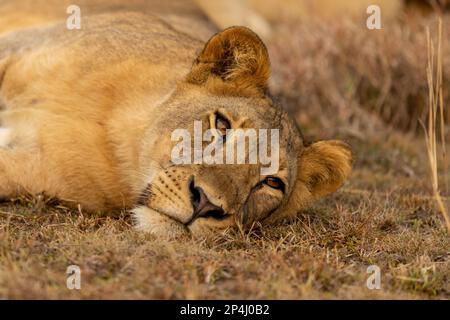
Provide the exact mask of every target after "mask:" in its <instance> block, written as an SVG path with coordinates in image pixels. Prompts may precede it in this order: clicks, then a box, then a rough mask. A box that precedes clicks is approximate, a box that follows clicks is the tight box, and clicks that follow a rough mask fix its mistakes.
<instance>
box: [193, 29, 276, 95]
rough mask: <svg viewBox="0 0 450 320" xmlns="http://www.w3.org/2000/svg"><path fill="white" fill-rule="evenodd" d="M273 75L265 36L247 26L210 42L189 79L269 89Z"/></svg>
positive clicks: (195, 82)
mask: <svg viewBox="0 0 450 320" xmlns="http://www.w3.org/2000/svg"><path fill="white" fill-rule="evenodd" d="M269 76H270V61H269V55H268V53H267V48H266V46H265V45H264V43H263V42H262V40H261V39H260V38H259V37H258V36H257V35H256V33H254V32H253V31H251V30H250V29H248V28H246V27H231V28H228V29H225V30H224V31H222V32H220V33H217V34H216V35H214V36H213V37H212V38H211V39H210V40H209V41H208V42H207V43H206V45H205V47H204V48H203V50H202V52H201V53H200V55H199V56H198V57H197V59H196V60H195V61H194V64H193V66H192V70H191V72H190V73H189V75H188V77H187V81H188V82H190V83H194V84H207V83H208V82H209V81H215V80H220V81H222V82H223V83H225V84H227V85H231V86H232V87H234V88H239V89H241V90H245V89H257V90H258V91H260V92H265V91H266V89H267V82H268V79H269Z"/></svg>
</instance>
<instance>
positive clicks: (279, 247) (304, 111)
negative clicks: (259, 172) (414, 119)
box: [0, 26, 450, 299]
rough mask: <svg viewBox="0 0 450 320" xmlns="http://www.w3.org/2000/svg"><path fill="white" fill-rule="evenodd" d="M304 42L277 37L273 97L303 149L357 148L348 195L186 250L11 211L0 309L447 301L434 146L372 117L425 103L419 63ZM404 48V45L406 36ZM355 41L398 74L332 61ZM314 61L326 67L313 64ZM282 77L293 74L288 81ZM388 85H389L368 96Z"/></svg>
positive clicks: (447, 260) (92, 221)
mask: <svg viewBox="0 0 450 320" xmlns="http://www.w3.org/2000/svg"><path fill="white" fill-rule="evenodd" d="M302 28H303V27H300V28H298V30H290V32H283V29H281V31H279V34H280V37H279V38H278V41H274V43H273V44H272V45H271V52H272V55H273V60H274V70H275V78H276V79H278V82H276V83H275V85H274V87H275V92H276V93H277V94H278V95H279V96H280V98H281V99H282V100H283V101H284V102H285V103H286V105H287V107H288V108H289V109H290V110H291V111H293V112H294V113H295V114H296V115H297V117H298V119H299V122H300V124H301V125H302V127H303V130H304V132H305V134H306V136H307V137H309V138H311V139H319V138H330V137H334V138H342V139H345V140H346V141H348V142H349V143H350V144H351V145H352V147H353V149H354V152H355V155H356V161H355V170H354V173H353V175H352V177H351V179H350V181H349V182H348V183H347V184H346V185H345V186H344V187H343V188H342V189H341V190H340V191H339V192H337V193H335V194H334V195H333V196H331V197H328V198H327V199H325V200H323V201H321V202H319V203H317V204H316V205H315V206H314V207H313V208H311V209H309V210H307V211H306V212H304V213H302V214H300V215H299V216H298V218H297V219H296V220H295V221H293V222H286V223H284V224H281V225H278V226H274V227H273V228H256V229H255V230H253V231H251V232H250V233H248V234H240V233H239V232H228V233H227V234H225V235H221V236H218V237H217V238H216V239H211V240H206V241H199V240H192V241H187V242H185V241H184V242H181V243H180V242H167V241H161V240H157V239H155V238H153V237H152V236H149V235H144V234H139V233H137V232H135V231H134V230H133V229H132V228H131V220H130V218H129V217H128V216H127V215H126V214H125V213H124V214H123V216H122V217H120V218H104V217H90V216H88V214H86V213H84V212H78V211H76V210H72V211H70V210H68V209H66V208H64V207H61V206H59V205H58V204H57V203H56V202H53V201H47V200H44V199H40V198H34V199H33V198H22V199H17V201H15V202H10V203H3V204H1V206H0V298H13V299H15V298H31V299H35V298H53V299H55V298H113V299H116V298H125V299H132V298H138V299H141V298H146V299H147V298H150V299H153V298H157V299H167V298H189V299H201V298H207V299H216V298H219V299H231V298H232V299H260V298H261V299H289V298H292V299H299V298H313V299H314V298H325V299H330V298H344V299H345V298H363V299H365V298H394V299H400V298H408V299H409V298H412V299H417V298H419V299H422V298H424V299H448V298H450V271H449V270H450V249H449V248H450V237H449V235H448V233H447V231H446V229H445V225H444V222H443V217H442V215H441V214H440V212H439V211H438V210H437V209H436V206H435V203H434V200H433V198H432V197H430V194H431V191H430V183H431V182H430V173H429V168H428V162H427V157H426V154H425V140H424V138H423V137H422V136H420V135H415V136H414V135H413V134H411V133H404V132H403V133H402V132H400V131H397V130H396V129H393V128H391V127H390V126H389V125H385V124H384V122H382V121H380V120H379V118H378V117H377V116H374V112H373V111H374V108H375V107H377V108H381V109H383V107H384V106H385V107H386V108H389V110H392V108H394V107H393V106H394V104H395V101H396V100H395V99H397V98H398V101H399V107H401V108H406V107H407V105H408V103H407V102H408V101H416V100H414V99H412V98H411V99H412V100H408V97H404V96H403V95H399V91H401V89H402V87H401V86H400V83H403V90H406V93H407V94H410V91H413V90H412V88H413V89H414V90H415V93H416V94H417V95H418V96H420V95H421V94H425V95H426V91H425V92H424V91H423V90H426V78H425V75H420V74H418V72H419V71H420V70H419V67H418V69H417V70H414V71H417V73H415V72H411V70H410V69H408V68H410V67H411V66H413V65H419V64H420V63H421V61H423V65H426V60H417V59H423V57H422V55H423V52H417V53H416V54H413V53H410V54H408V55H407V54H403V53H402V52H404V51H402V50H400V49H396V47H393V46H394V45H398V46H399V47H400V48H401V44H402V43H401V42H400V40H399V39H397V41H396V40H395V39H394V40H389V41H387V40H386V39H387V38H386V35H385V36H383V35H377V36H375V37H374V38H371V37H366V38H363V37H360V38H358V37H356V36H355V34H353V33H351V32H350V34H348V35H347V37H348V38H344V39H347V40H348V41H347V42H345V41H339V42H336V38H335V36H336V35H333V34H330V32H329V31H327V30H322V31H321V30H319V29H314V30H315V31H314V32H318V33H316V35H315V38H314V36H311V38H308V39H307V41H306V40H305V41H298V42H297V44H296V42H295V41H292V39H293V35H295V34H296V33H295V32H298V34H297V35H298V37H294V39H302V40H303V38H302V37H301V36H303V35H304V34H303V33H302V32H304V31H302ZM341 28H342V26H341ZM396 30H397V29H396ZM448 31H450V28H449V29H448ZM320 32H322V33H320ZM352 32H356V31H354V30H353V31H352ZM399 32H400V31H399ZM422 32H423V29H422ZM309 34H312V33H311V32H310V33H309ZM339 34H340V35H342V33H341V32H339ZM387 35H388V36H395V33H394V32H387ZM403 35H404V34H403ZM283 36H285V37H289V38H288V39H287V41H284V40H283V39H282V37H283ZM327 37H328V38H327ZM343 37H346V36H345V33H344V35H343ZM398 37H400V38H402V39H404V37H403V36H402V33H400V35H398ZM349 39H354V41H355V42H356V43H353V46H355V47H358V46H360V44H361V43H362V42H360V43H359V42H358V41H362V39H365V41H366V42H365V46H369V47H370V46H371V45H373V44H374V43H375V44H380V43H381V44H384V45H385V47H382V48H381V49H380V51H381V52H383V50H384V52H386V48H390V49H391V50H393V51H391V52H392V54H391V55H388V56H389V57H390V59H392V61H391V60H388V61H391V62H392V63H393V64H392V65H391V64H390V63H388V64H382V66H384V68H385V69H382V70H384V73H383V72H381V71H379V70H380V69H379V68H378V67H377V65H371V62H373V61H375V62H376V61H379V57H380V56H379V55H378V56H377V54H376V50H375V51H374V50H368V51H365V50H362V51H358V52H356V51H355V52H354V59H347V60H345V61H347V63H344V62H343V61H344V60H343V59H337V60H333V59H335V58H336V57H339V56H340V55H341V57H342V54H343V52H345V50H349V48H351V46H350V44H351V41H350V40H349ZM371 39H372V40H371ZM377 39H378V40H377ZM380 39H381V40H380ZM382 39H385V41H382ZM423 39H424V38H423V33H422V36H418V37H417V39H415V40H411V39H410V38H408V39H407V40H408V41H407V43H405V45H409V46H411V47H413V46H414V41H417V44H416V45H418V46H419V45H420V46H423V45H424V44H423V43H422V42H420V41H423ZM283 41H284V44H283ZM333 41H335V42H333ZM349 41H350V42H349ZM377 41H378V42H377ZM404 41H406V40H404ZM399 42H400V44H399ZM333 43H334V44H335V46H334V47H327V46H330V45H331V46H332V45H333ZM336 43H339V44H336ZM287 45H288V46H289V48H288V50H286V51H285V52H284V53H283V52H282V50H283V46H287ZM305 46H313V47H306V49H305ZM314 46H318V47H314ZM308 48H309V49H308ZM317 48H322V49H323V50H331V51H328V54H326V55H324V56H323V57H320V54H319V52H326V51H323V50H322V51H320V50H318V49H317ZM327 48H328V49H327ZM329 48H331V49H329ZM333 48H335V49H333ZM308 50H309V51H308ZM340 50H342V51H340ZM395 50H397V51H395ZM418 51H419V50H418ZM308 52H310V54H308ZM374 52H375V54H374ZM313 53H317V54H313ZM305 55H306V56H305ZM364 55H366V56H364ZM319 58H321V59H322V60H321V61H322V63H318V61H315V59H319ZM327 59H328V60H327ZM371 59H373V60H371ZM402 59H403V60H402ZM414 59H416V60H414ZM425 59H426V56H425ZM358 61H359V62H366V64H365V65H364V63H360V64H358V63H357V62H358ZM395 61H397V64H395V63H394V62H395ZM285 63H291V64H292V66H295V68H294V67H293V68H290V69H286V70H282V68H281V66H282V65H283V64H285ZM358 65H359V66H360V67H361V68H362V69H361V68H359V69H358V68H357V66H358ZM324 66H325V67H324ZM338 66H339V68H338ZM364 66H367V67H371V66H372V67H373V68H374V69H373V70H375V71H379V72H380V73H377V74H376V75H375V76H374V78H373V79H370V78H367V79H366V78H365V77H367V75H368V74H370V72H369V71H367V70H366V69H364V68H363V67H364ZM402 67H403V68H404V69H401V68H402ZM330 68H331V69H330ZM346 68H347V69H346ZM277 70H279V71H277ZM287 70H288V71H287ZM289 70H290V71H289ZM336 70H340V72H341V71H342V70H344V71H345V70H347V71H348V70H350V71H351V72H350V73H349V72H345V77H343V79H344V78H345V79H346V80H347V81H350V80H352V79H353V80H355V79H356V80H355V82H352V81H350V82H349V85H348V86H347V87H345V86H344V87H342V85H343V84H345V83H343V81H339V79H336V77H337V72H338V71H336ZM277 72H278V73H277ZM386 72H390V73H389V74H386ZM446 72H448V70H447V71H446ZM358 75H362V76H361V77H358ZM287 77H288V78H287ZM384 77H388V78H390V79H391V80H392V83H391V84H389V85H387V86H383V88H384V91H383V90H381V89H380V90H378V91H376V92H375V93H373V92H372V91H371V90H372V89H373V87H375V88H376V86H377V85H378V84H383V83H385V81H384V80H385V78H384ZM405 78H406V79H405ZM314 79H319V80H320V81H319V80H316V82H313V80H314ZM349 79H350V80H349ZM326 81H329V82H326ZM421 81H423V82H421ZM280 83H282V84H283V85H284V86H283V85H280ZM369 85H370V86H371V87H368V86H369ZM345 88H348V91H345ZM354 88H356V89H354ZM369 89H370V90H369ZM308 90H309V91H308ZM342 90H344V91H342ZM369 91H370V92H372V94H371V95H369V94H368V93H367V92H369ZM371 99H375V100H374V101H376V102H378V103H379V104H380V106H378V104H377V103H374V102H373V100H371ZM367 105H369V107H367V108H366V106H367ZM405 110H407V109H401V111H399V112H401V114H402V115H404V117H406V119H403V120H404V121H400V120H399V119H400V118H398V117H394V118H391V117H388V116H386V117H385V118H384V120H385V121H387V122H389V121H390V123H392V124H394V125H395V124H399V125H400V124H401V125H402V126H401V128H402V129H405V128H406V129H408V128H410V127H411V119H410V118H411V117H409V116H408V113H407V111H405ZM375 111H377V110H375ZM366 112H367V113H366ZM391 114H392V113H391ZM392 119H394V120H392ZM396 121H398V122H396ZM416 131H417V130H416ZM448 148H449V149H450V146H448ZM441 176H442V180H443V181H445V180H446V179H445V178H447V181H449V180H450V179H449V178H450V177H448V176H447V177H443V173H441ZM443 192H444V193H445V187H443ZM446 195H449V194H448V193H446ZM446 200H447V204H449V201H448V198H446ZM72 264H75V265H78V266H80V268H81V271H82V283H81V290H72V291H71V290H68V289H67V288H66V277H67V275H66V268H67V267H68V266H69V265H72ZM373 264H376V265H378V266H379V267H380V268H381V289H380V290H369V289H368V288H367V287H366V280H367V278H368V276H369V274H368V273H367V272H366V269H367V267H368V266H369V265H373Z"/></svg>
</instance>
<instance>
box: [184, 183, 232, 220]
mask: <svg viewBox="0 0 450 320" xmlns="http://www.w3.org/2000/svg"><path fill="white" fill-rule="evenodd" d="M189 190H190V191H191V202H192V207H193V208H194V216H193V219H196V218H199V217H204V218H214V219H217V220H222V219H224V218H225V217H226V216H227V214H226V213H225V211H223V209H222V208H221V207H218V206H216V205H215V204H212V203H211V202H210V201H209V200H208V197H207V196H206V194H205V192H204V191H203V190H202V188H199V187H196V186H195V184H194V180H192V181H191V182H190V184H189Z"/></svg>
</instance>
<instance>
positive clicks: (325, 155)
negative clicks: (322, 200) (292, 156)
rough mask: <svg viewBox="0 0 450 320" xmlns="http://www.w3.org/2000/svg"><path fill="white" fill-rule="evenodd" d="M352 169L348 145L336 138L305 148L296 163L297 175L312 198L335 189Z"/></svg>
mask: <svg viewBox="0 0 450 320" xmlns="http://www.w3.org/2000/svg"><path fill="white" fill-rule="evenodd" d="M351 169H352V152H351V150H350V147H349V146H348V145H347V144H346V143H344V142H342V141H337V140H329V141H319V142H316V143H313V144H311V145H309V146H308V147H306V148H305V150H304V151H303V153H302V154H301V156H300V161H299V164H298V170H299V172H298V177H299V180H300V181H301V182H303V184H305V186H306V187H307V188H308V190H309V191H310V193H311V195H312V197H313V198H318V197H322V196H325V195H327V194H329V193H331V192H334V191H336V190H337V189H338V188H339V187H340V186H341V185H342V184H343V183H344V181H345V180H346V179H347V177H348V176H349V174H350V172H351Z"/></svg>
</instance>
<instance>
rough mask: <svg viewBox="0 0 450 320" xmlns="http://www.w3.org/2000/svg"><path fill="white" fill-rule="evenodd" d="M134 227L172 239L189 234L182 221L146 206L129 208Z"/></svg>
mask: <svg viewBox="0 0 450 320" xmlns="http://www.w3.org/2000/svg"><path fill="white" fill-rule="evenodd" d="M131 212H132V214H133V220H134V225H135V228H136V229H137V230H139V231H142V232H146V233H150V234H153V235H155V236H157V237H159V238H167V239H174V238H180V237H186V236H190V232H189V229H188V228H187V227H186V226H185V225H184V224H182V223H180V222H178V221H176V220H174V219H172V218H170V217H169V216H167V215H165V214H162V213H160V212H158V211H156V210H153V209H151V208H149V207H146V206H140V207H136V208H134V209H133V210H131Z"/></svg>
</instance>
